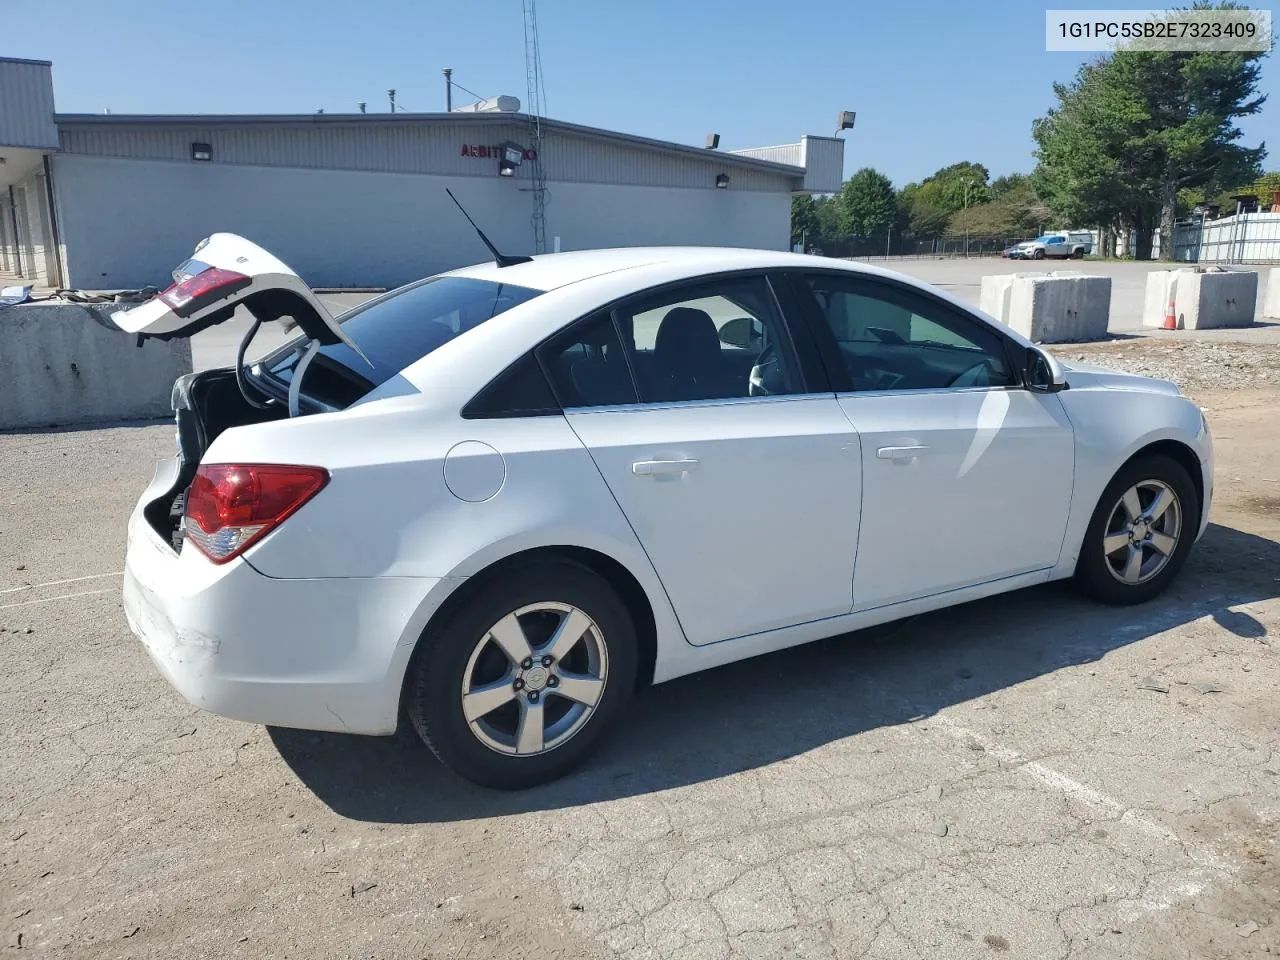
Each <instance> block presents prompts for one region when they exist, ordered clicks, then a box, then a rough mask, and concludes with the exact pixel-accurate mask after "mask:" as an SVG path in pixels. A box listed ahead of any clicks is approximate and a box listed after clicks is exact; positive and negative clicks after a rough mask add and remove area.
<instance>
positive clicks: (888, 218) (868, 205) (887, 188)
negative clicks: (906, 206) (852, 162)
mask: <svg viewBox="0 0 1280 960" xmlns="http://www.w3.org/2000/svg"><path fill="white" fill-rule="evenodd" d="M836 207H837V208H838V212H839V215H840V225H841V226H842V227H843V228H844V230H845V232H846V233H849V234H853V235H856V236H860V237H869V236H877V235H880V234H884V233H887V232H888V231H889V229H890V228H891V227H893V226H894V224H895V223H896V222H897V219H898V198H897V196H896V194H895V193H894V191H893V184H892V183H891V182H890V181H889V178H888V177H886V176H885V175H884V174H883V173H880V172H879V171H878V170H873V169H872V168H871V167H863V168H862V169H861V170H859V171H858V172H857V173H855V174H854V175H853V176H852V177H850V178H849V179H848V180H846V181H845V182H844V186H842V187H841V188H840V193H839V194H837V196H836Z"/></svg>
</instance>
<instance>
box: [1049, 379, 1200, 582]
mask: <svg viewBox="0 0 1280 960" xmlns="http://www.w3.org/2000/svg"><path fill="white" fill-rule="evenodd" d="M1133 379H1135V380H1136V379H1137V378H1133ZM1071 381H1072V378H1071V375H1070V373H1068V380H1067V382H1068V384H1070V383H1071ZM1059 397H1061V399H1062V406H1063V409H1064V410H1065V411H1066V414H1067V417H1068V418H1069V419H1070V420H1071V425H1072V428H1073V429H1074V431H1075V437H1076V468H1075V469H1076V475H1075V485H1074V488H1073V491H1072V500H1071V510H1070V513H1069V515H1068V519H1067V529H1066V533H1065V536H1064V537H1063V544H1062V553H1061V555H1060V556H1059V560H1058V566H1057V568H1056V569H1055V571H1054V572H1055V574H1056V575H1059V576H1069V575H1070V574H1071V573H1072V571H1074V570H1075V565H1076V560H1077V559H1078V558H1079V556H1080V547H1081V544H1082V543H1083V541H1084V535H1085V530H1086V529H1087V527H1088V526H1089V520H1090V518H1091V517H1092V516H1093V511H1094V509H1095V508H1096V507H1097V505H1098V500H1099V499H1100V498H1101V496H1102V491H1103V490H1105V489H1106V487H1107V484H1109V483H1110V482H1111V479H1112V478H1113V477H1114V476H1115V475H1116V473H1117V471H1119V469H1120V468H1121V467H1122V466H1123V465H1124V464H1125V463H1126V462H1127V461H1129V460H1130V459H1131V458H1132V457H1134V456H1135V455H1136V454H1138V453H1139V452H1140V451H1142V450H1144V449H1146V448H1148V447H1150V446H1152V445H1153V444H1157V443H1161V442H1174V443H1178V444H1181V445H1182V446H1184V447H1186V448H1187V449H1188V450H1190V451H1191V453H1192V454H1193V455H1194V456H1195V458H1196V460H1197V461H1198V462H1199V464H1200V471H1201V476H1200V479H1201V481H1202V483H1203V489H1204V492H1205V496H1204V503H1202V504H1201V511H1200V523H1199V529H1198V531H1197V537H1199V535H1200V534H1203V532H1204V529H1205V527H1206V526H1207V524H1208V517H1209V507H1210V503H1211V499H1212V492H1213V441H1212V437H1211V435H1210V433H1209V429H1208V426H1207V425H1206V423H1205V420H1204V416H1203V414H1202V413H1201V411H1200V408H1199V407H1197V406H1196V405H1195V404H1194V403H1193V402H1192V401H1190V400H1189V399H1187V398H1186V397H1184V396H1182V395H1181V394H1178V393H1170V392H1164V391H1163V390H1161V391H1157V390H1145V389H1141V387H1140V386H1138V385H1135V386H1134V387H1132V388H1123V389H1122V388H1116V387H1110V388H1102V387H1097V388H1094V387H1087V386H1086V387H1081V388H1076V387H1073V388H1071V389H1067V390H1064V391H1063V392H1062V393H1060V394H1059Z"/></svg>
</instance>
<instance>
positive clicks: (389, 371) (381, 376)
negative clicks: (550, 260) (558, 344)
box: [263, 277, 542, 407]
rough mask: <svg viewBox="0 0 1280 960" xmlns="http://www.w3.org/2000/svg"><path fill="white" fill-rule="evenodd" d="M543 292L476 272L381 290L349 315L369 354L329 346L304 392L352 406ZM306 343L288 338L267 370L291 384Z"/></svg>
mask: <svg viewBox="0 0 1280 960" xmlns="http://www.w3.org/2000/svg"><path fill="white" fill-rule="evenodd" d="M541 292H542V291H540V290H531V289H529V288H527V287H515V286H512V285H510V284H505V283H494V282H493V281H490V280H476V279H472V278H470V277H436V278H433V279H431V280H426V281H424V282H422V283H417V284H414V285H412V286H409V287H405V288H403V289H400V290H397V291H393V292H392V293H390V294H387V295H385V296H382V297H378V298H376V299H374V300H371V301H370V302H369V303H367V304H364V305H362V306H359V307H356V308H355V309H354V310H353V311H351V312H349V313H348V314H347V315H346V316H345V317H343V318H342V320H341V323H342V330H343V332H344V333H345V334H346V335H347V336H348V337H349V338H350V339H351V340H352V341H353V342H354V343H355V345H356V346H357V347H359V348H360V352H361V353H363V354H364V357H362V356H360V353H357V352H356V351H355V350H352V349H351V348H350V347H348V346H347V345H346V344H345V343H338V344H333V345H330V346H324V347H321V348H320V349H319V351H318V355H317V356H316V358H315V361H314V362H313V363H312V364H311V367H310V368H308V370H307V371H306V373H305V374H304V377H305V379H304V382H303V384H302V386H301V393H303V394H304V395H306V396H308V397H312V398H314V399H316V400H318V401H320V402H321V403H324V404H328V405H331V406H337V407H345V406H348V405H350V404H352V403H354V402H355V401H356V400H358V399H360V398H361V397H362V396H364V395H365V394H366V393H368V392H369V391H371V390H373V389H374V388H375V387H377V386H379V385H380V384H382V383H384V382H385V381H387V380H389V379H391V378H392V377H394V376H395V375H396V374H398V373H399V372H400V371H401V370H403V369H405V367H408V366H410V365H411V364H413V363H416V362H417V361H418V360H421V359H422V358H423V357H425V356H426V355H427V354H429V353H431V352H432V351H433V350H436V349H438V348H439V347H441V346H443V345H444V344H446V343H448V342H449V341H450V340H452V339H453V338H454V337H457V336H461V335H462V334H464V333H466V332H467V331H468V330H471V329H473V328H475V327H478V326H479V325H480V324H482V323H485V322H487V321H489V320H492V319H493V318H494V317H496V316H498V315H499V314H502V313H504V312H506V311H507V310H510V309H511V308H512V307H514V306H517V305H519V304H521V303H525V302H526V301H528V300H531V299H533V298H534V297H536V296H538V295H539V294H540V293H541ZM306 343H307V341H306V339H305V338H301V339H299V340H294V341H292V342H291V343H289V344H287V345H286V346H285V347H283V348H282V349H280V350H278V351H276V352H275V353H273V354H271V355H270V356H268V357H267V358H266V359H265V360H264V361H263V367H264V369H265V370H266V371H267V373H268V374H269V375H270V376H272V377H274V378H276V379H277V380H279V381H281V382H284V383H286V384H287V383H289V382H290V381H291V380H292V378H293V370H294V367H295V366H296V364H297V362H298V360H299V359H300V357H301V355H302V353H303V351H304V350H305V348H306ZM366 358H367V360H366ZM313 371H314V372H315V373H314V374H313ZM321 371H323V374H322V375H316V374H319V373H320V372H321Z"/></svg>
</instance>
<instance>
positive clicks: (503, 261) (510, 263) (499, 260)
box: [444, 187, 533, 267]
mask: <svg viewBox="0 0 1280 960" xmlns="http://www.w3.org/2000/svg"><path fill="white" fill-rule="evenodd" d="M444 192H445V193H447V194H448V195H449V199H450V200H452V201H453V202H454V204H455V205H456V206H457V208H458V209H459V210H462V215H463V216H464V217H466V218H467V223H469V224H471V226H472V227H473V228H474V229H475V231H476V233H478V234H480V239H481V241H483V243H484V245H485V246H486V247H488V248H489V252H490V253H492V254H493V262H494V263H496V264H497V265H498V266H500V267H514V266H515V265H516V264H517V263H533V257H508V256H504V255H503V254H501V253H499V252H498V248H497V247H495V246H494V245H493V242H492V241H490V239H489V238H488V237H486V236H485V235H484V231H483V230H481V229H480V228H479V227H477V226H476V222H475V221H474V220H472V219H471V214H469V213H467V211H466V210H465V209H463V206H462V204H460V203H458V198H457V197H455V196H454V195H453V191H452V190H450V189H449V188H448V187H445V188H444Z"/></svg>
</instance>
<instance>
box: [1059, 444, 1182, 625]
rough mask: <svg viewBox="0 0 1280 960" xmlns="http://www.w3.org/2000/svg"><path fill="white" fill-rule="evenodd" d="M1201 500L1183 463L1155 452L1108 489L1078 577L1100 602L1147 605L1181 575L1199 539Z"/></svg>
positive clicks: (1087, 537)
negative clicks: (1146, 603)
mask: <svg viewBox="0 0 1280 960" xmlns="http://www.w3.org/2000/svg"><path fill="white" fill-rule="evenodd" d="M1199 518H1200V503H1199V498H1198V497H1197V495H1196V488H1195V485H1194V484H1193V483H1192V482H1191V477H1190V476H1189V475H1188V474H1187V471H1186V470H1185V469H1184V468H1183V467H1182V465H1181V464H1179V463H1177V462H1176V461H1174V460H1170V459H1169V458H1168V457H1163V456H1158V455H1152V456H1147V457H1142V458H1140V459H1138V460H1135V461H1133V462H1132V463H1130V464H1128V465H1126V466H1125V467H1124V468H1123V469H1122V470H1121V471H1120V472H1119V473H1118V474H1117V475H1116V477H1115V478H1114V479H1113V480H1112V481H1111V483H1110V484H1109V485H1108V486H1107V489H1106V490H1105V491H1103V494H1102V497H1101V499H1100V500H1099V501H1098V505H1097V507H1096V508H1095V509H1094V512H1093V518H1092V519H1091V520H1090V521H1089V528H1088V530H1087V531H1086V533H1085V537H1084V543H1083V545H1082V547H1081V551H1080V559H1079V561H1078V563H1077V566H1076V579H1077V581H1078V582H1079V583H1080V585H1081V586H1082V587H1083V588H1084V589H1085V591H1086V592H1087V593H1088V594H1090V595H1091V596H1093V597H1094V598H1095V599H1097V600H1101V601H1102V602H1104V603H1111V604H1117V605H1124V604H1133V603H1144V602H1146V601H1147V600H1150V599H1151V598H1153V597H1154V596H1156V595H1157V594H1158V593H1160V592H1161V591H1163V590H1164V589H1165V588H1166V587H1167V586H1168V585H1169V583H1170V582H1171V581H1172V580H1173V578H1174V577H1175V576H1177V573H1178V571H1179V570H1180V569H1181V567H1182V564H1183V563H1184V562H1186V559H1187V554H1188V553H1189V552H1190V550H1191V545H1192V543H1193V542H1194V541H1195V536H1196V531H1197V529H1198V526H1199Z"/></svg>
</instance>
